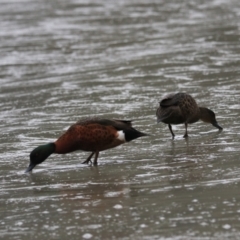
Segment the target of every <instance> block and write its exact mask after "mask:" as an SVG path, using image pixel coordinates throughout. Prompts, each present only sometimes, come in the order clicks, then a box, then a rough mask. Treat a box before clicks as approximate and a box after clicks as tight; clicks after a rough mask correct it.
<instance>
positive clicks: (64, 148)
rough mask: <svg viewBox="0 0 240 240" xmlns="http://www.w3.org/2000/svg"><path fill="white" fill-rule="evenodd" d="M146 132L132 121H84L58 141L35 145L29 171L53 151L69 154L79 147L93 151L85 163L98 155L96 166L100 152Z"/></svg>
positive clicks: (76, 124)
mask: <svg viewBox="0 0 240 240" xmlns="http://www.w3.org/2000/svg"><path fill="white" fill-rule="evenodd" d="M146 135H147V134H145V133H142V132H139V131H137V130H136V129H134V128H133V127H132V124H131V121H125V120H109V119H100V118H92V119H84V120H80V121H78V122H77V123H75V124H73V125H72V126H71V127H70V128H69V129H68V130H67V131H66V132H65V133H64V134H63V135H62V136H61V137H60V138H59V139H58V140H56V141H55V142H54V143H49V144H46V145H41V146H39V147H37V148H35V149H34V150H33V151H32V152H31V154H30V165H29V167H28V168H27V170H26V172H29V171H31V170H32V169H33V168H34V167H35V166H36V165H37V164H40V163H42V162H43V161H45V160H46V159H47V158H48V157H49V156H50V155H51V154H52V153H58V154H65V153H70V152H73V151H77V150H82V151H87V152H91V154H90V156H89V157H88V158H87V160H86V161H84V162H83V163H89V162H90V161H91V158H92V156H93V155H94V154H95V158H94V164H95V165H96V164H97V159H98V155H99V152H101V151H104V150H106V149H109V148H114V147H116V146H119V145H121V144H123V143H125V142H130V141H132V140H133V139H136V138H139V137H142V136H146Z"/></svg>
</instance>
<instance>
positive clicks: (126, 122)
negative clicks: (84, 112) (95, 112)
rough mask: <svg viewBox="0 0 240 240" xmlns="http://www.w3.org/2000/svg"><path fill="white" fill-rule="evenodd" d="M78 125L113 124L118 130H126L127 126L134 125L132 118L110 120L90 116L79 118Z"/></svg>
mask: <svg viewBox="0 0 240 240" xmlns="http://www.w3.org/2000/svg"><path fill="white" fill-rule="evenodd" d="M76 124H77V125H88V124H100V125H103V126H112V127H114V128H115V129H117V130H124V129H126V128H130V127H132V121H130V120H115V119H114V120H110V119H103V118H90V119H82V120H79V121H78V122H77V123H76Z"/></svg>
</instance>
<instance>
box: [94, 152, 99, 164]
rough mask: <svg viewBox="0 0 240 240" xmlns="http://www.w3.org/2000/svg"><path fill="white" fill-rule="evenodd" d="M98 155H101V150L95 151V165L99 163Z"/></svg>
mask: <svg viewBox="0 0 240 240" xmlns="http://www.w3.org/2000/svg"><path fill="white" fill-rule="evenodd" d="M98 155H99V152H95V158H94V162H93V165H97V159H98Z"/></svg>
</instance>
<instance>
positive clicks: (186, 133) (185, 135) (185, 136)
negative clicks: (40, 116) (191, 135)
mask: <svg viewBox="0 0 240 240" xmlns="http://www.w3.org/2000/svg"><path fill="white" fill-rule="evenodd" d="M187 126H188V124H187V123H185V134H184V136H183V137H184V138H187V137H188V132H187Z"/></svg>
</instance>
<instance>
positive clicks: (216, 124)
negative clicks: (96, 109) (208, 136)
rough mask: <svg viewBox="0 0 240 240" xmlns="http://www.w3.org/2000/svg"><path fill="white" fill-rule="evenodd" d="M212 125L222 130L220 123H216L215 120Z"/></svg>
mask: <svg viewBox="0 0 240 240" xmlns="http://www.w3.org/2000/svg"><path fill="white" fill-rule="evenodd" d="M212 125H213V126H214V127H216V128H218V129H219V130H223V128H222V127H221V126H220V125H218V123H217V122H215V123H213V124H212Z"/></svg>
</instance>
